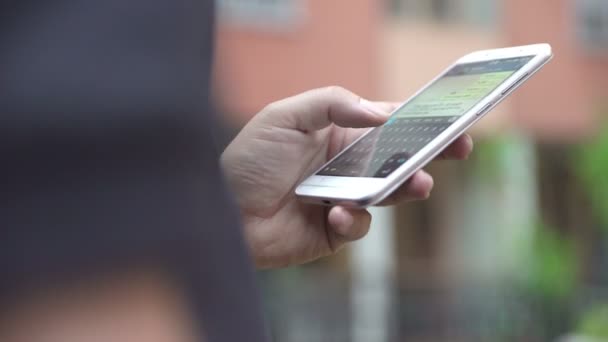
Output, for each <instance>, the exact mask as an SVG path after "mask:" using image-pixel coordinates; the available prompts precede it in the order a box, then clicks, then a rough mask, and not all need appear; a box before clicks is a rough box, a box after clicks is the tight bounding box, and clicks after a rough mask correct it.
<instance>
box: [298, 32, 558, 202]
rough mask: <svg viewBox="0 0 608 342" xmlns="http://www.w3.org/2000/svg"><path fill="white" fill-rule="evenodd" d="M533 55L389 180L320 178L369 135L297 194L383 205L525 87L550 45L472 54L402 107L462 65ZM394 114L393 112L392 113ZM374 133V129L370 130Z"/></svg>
mask: <svg viewBox="0 0 608 342" xmlns="http://www.w3.org/2000/svg"><path fill="white" fill-rule="evenodd" d="M525 56H534V58H532V60H530V61H529V62H528V63H527V64H526V65H525V66H524V67H522V68H521V69H520V70H518V71H517V72H515V73H514V74H513V75H511V76H510V77H509V78H508V79H507V80H505V82H503V83H502V84H501V85H500V86H499V87H498V88H496V89H495V90H494V91H493V92H492V93H490V94H489V95H488V96H486V97H485V98H484V99H483V100H481V101H480V102H479V103H477V104H476V105H475V106H474V107H473V108H471V109H470V110H469V111H468V112H466V113H465V114H464V115H462V116H461V117H460V118H459V119H458V120H456V121H455V122H454V123H453V124H452V125H451V126H450V127H449V128H448V129H446V130H445V131H444V132H442V133H441V134H440V135H438V136H437V137H436V138H435V139H433V140H432V141H431V142H430V143H428V144H427V145H426V146H425V147H424V148H423V149H422V150H420V151H419V152H418V153H416V154H415V155H414V156H412V157H411V158H410V159H409V160H408V161H407V162H406V163H404V164H403V165H402V166H401V167H399V168H398V169H397V170H395V171H394V172H393V173H392V174H391V175H389V176H388V177H386V178H371V177H339V176H319V175H317V173H318V172H320V171H321V170H322V169H323V168H324V167H325V165H327V164H329V163H331V162H332V161H333V160H334V159H336V158H338V157H340V155H342V154H343V153H345V152H346V151H347V150H348V149H350V148H351V147H352V146H353V145H354V144H356V143H357V141H359V140H360V139H363V138H364V137H365V136H366V135H367V134H368V133H369V132H368V133H366V134H364V135H362V136H361V137H360V138H359V139H357V140H355V141H354V142H353V143H352V144H350V145H349V146H348V147H346V148H345V149H344V150H343V151H341V152H340V153H338V154H337V155H336V156H335V157H334V158H332V159H331V160H330V161H328V162H327V163H326V164H325V165H323V166H322V167H320V168H319V169H318V170H316V171H315V172H314V174H313V175H312V176H310V177H308V178H307V179H306V180H305V181H304V182H302V183H301V184H300V185H299V186H298V187H297V188H296V195H297V196H298V197H299V198H300V199H301V200H304V201H306V202H313V203H318V204H324V205H343V206H348V207H367V206H371V205H375V204H378V203H380V202H381V201H382V200H384V199H385V198H386V197H388V196H389V195H390V194H391V193H392V192H393V191H394V190H396V189H397V188H398V187H399V186H401V185H402V184H403V183H404V182H405V181H407V179H409V178H410V177H411V176H412V175H413V174H414V173H415V172H417V171H418V170H420V169H421V168H422V167H424V166H425V165H426V164H428V163H429V162H431V161H432V160H433V159H434V158H435V157H436V156H437V155H438V154H439V153H441V152H442V151H443V150H444V149H445V147H447V146H448V145H449V144H450V143H452V142H453V141H454V140H456V139H457V138H458V137H459V136H461V135H462V134H463V133H465V132H466V130H467V129H468V128H470V127H471V126H472V125H473V124H474V123H475V122H477V121H478V120H479V119H481V118H482V117H484V116H485V115H486V114H487V113H488V112H490V111H491V110H492V109H493V108H494V107H495V106H496V105H498V104H499V103H500V102H501V101H502V100H504V99H505V98H506V97H508V96H509V95H510V94H511V93H512V92H513V91H515V90H516V89H517V88H519V87H520V86H521V85H522V84H524V83H525V82H526V81H527V80H528V79H529V78H530V77H531V76H533V75H534V73H536V72H537V71H538V70H540V69H541V68H542V67H543V66H544V65H545V64H546V63H547V62H549V61H550V60H551V58H552V57H553V54H552V49H551V46H550V45H549V44H535V45H527V46H518V47H511V48H503V49H495V50H483V51H476V52H473V53H470V54H468V55H466V56H464V57H461V58H460V59H458V60H457V61H456V62H454V63H452V64H451V65H450V66H449V67H447V68H446V69H445V70H444V71H443V72H441V73H440V74H439V75H438V76H437V77H435V78H434V79H432V80H431V81H430V82H428V83H427V84H426V85H425V86H424V87H422V88H421V89H420V90H419V91H417V92H416V93H415V94H414V95H412V96H411V97H410V98H409V99H407V101H405V102H403V104H402V105H401V106H399V108H397V109H396V110H395V112H396V111H398V110H399V109H400V108H401V107H403V106H405V105H407V104H408V103H409V102H410V101H411V100H412V99H413V98H415V97H416V96H418V95H419V94H420V93H422V92H423V91H425V90H426V89H427V88H428V87H430V86H431V85H433V84H434V83H435V82H436V81H437V80H438V79H440V78H441V77H443V76H444V75H445V74H446V73H447V72H448V71H449V70H451V69H452V68H453V67H455V66H457V65H459V64H468V63H475V62H484V61H491V60H497V59H504V58H516V57H525ZM393 113H394V112H393ZM370 131H371V130H370Z"/></svg>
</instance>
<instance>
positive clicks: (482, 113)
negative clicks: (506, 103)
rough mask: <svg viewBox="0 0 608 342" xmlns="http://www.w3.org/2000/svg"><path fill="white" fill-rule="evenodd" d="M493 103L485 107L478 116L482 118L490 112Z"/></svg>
mask: <svg viewBox="0 0 608 342" xmlns="http://www.w3.org/2000/svg"><path fill="white" fill-rule="evenodd" d="M492 105H493V103H488V104H487V105H485V106H484V107H483V108H482V109H481V110H480V111H479V112H477V116H482V115H484V114H485V113H487V112H488V110H490V108H492Z"/></svg>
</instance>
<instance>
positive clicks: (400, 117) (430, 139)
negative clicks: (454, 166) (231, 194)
mask: <svg viewBox="0 0 608 342" xmlns="http://www.w3.org/2000/svg"><path fill="white" fill-rule="evenodd" d="M552 57H553V54H552V51H551V46H550V45H548V44H537V45H528V46H519V47H511V48H505V49H496V50H486V51H478V52H473V53H471V54H468V55H466V56H464V57H462V58H460V59H459V60H458V61H456V62H455V63H454V64H453V65H451V66H450V67H449V68H448V69H446V70H445V72H443V73H441V74H440V75H439V76H438V77H437V78H435V79H434V80H433V81H431V82H430V83H429V84H428V85H427V86H425V87H424V88H422V89H421V90H420V91H419V92H418V93H416V94H415V95H414V96H412V97H411V98H410V99H409V100H408V101H406V102H405V103H404V104H403V105H401V106H400V107H399V108H398V109H397V110H395V111H394V112H393V114H392V115H391V117H390V118H389V120H388V121H387V122H386V124H384V125H383V126H381V127H377V128H374V129H371V130H370V131H369V132H367V133H366V134H364V135H363V136H362V137H360V138H359V139H358V140H356V141H355V142H354V143H353V144H351V145H350V146H349V147H347V148H346V149H345V150H344V151H342V152H341V153H339V154H338V155H337V156H336V157H335V158H333V159H332V160H330V161H329V162H328V163H327V164H325V165H324V166H323V167H321V168H320V169H319V170H318V171H317V172H315V174H314V175H312V176H310V177H309V178H307V179H306V180H305V181H304V182H302V183H301V184H300V185H299V186H298V187H297V189H296V195H297V196H298V197H299V198H300V199H301V200H303V201H306V202H312V203H318V204H323V205H342V206H347V207H367V206H372V205H376V204H378V203H380V202H381V201H382V200H384V199H385V198H386V197H388V196H389V195H390V194H391V193H392V192H393V191H395V190H396V189H397V188H399V186H400V185H402V184H403V183H404V182H406V181H407V179H408V178H410V177H411V176H412V175H413V174H414V173H415V172H416V171H418V170H420V169H421V168H422V167H424V166H425V165H426V164H428V163H429V162H431V161H432V160H433V159H434V158H435V157H436V156H437V155H438V154H439V153H441V152H442V151H443V150H444V149H445V148H446V147H447V146H448V145H449V144H450V143H452V142H453V141H454V140H455V139H456V138H458V137H459V136H461V135H462V134H463V133H464V132H465V131H466V130H467V129H468V128H469V127H471V125H473V124H474V123H475V122H477V120H479V119H480V118H481V117H483V116H484V115H485V114H487V113H488V112H489V111H490V110H491V109H493V108H494V107H495V106H496V105H497V104H498V103H500V102H501V101H502V100H503V99H505V98H506V97H507V96H508V95H509V94H510V93H511V92H513V91H514V90H515V89H516V88H517V87H519V86H520V85H522V84H523V83H524V82H525V81H526V80H527V79H528V78H530V77H531V76H532V75H533V74H534V73H536V72H537V71H538V70H540V69H541V68H542V67H543V66H544V65H545V64H546V63H547V62H549V61H550V60H551V58H552Z"/></svg>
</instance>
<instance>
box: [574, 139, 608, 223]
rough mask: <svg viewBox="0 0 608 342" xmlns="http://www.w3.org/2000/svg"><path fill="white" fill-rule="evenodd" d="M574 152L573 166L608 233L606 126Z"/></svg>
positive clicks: (607, 147) (607, 141)
mask: <svg viewBox="0 0 608 342" xmlns="http://www.w3.org/2000/svg"><path fill="white" fill-rule="evenodd" d="M576 152H577V153H576V156H577V157H576V158H575V159H576V160H575V163H574V164H575V167H576V168H577V172H578V174H579V177H580V178H581V180H582V182H583V184H584V185H585V188H586V191H587V192H588V193H589V196H590V197H591V203H592V207H593V210H594V213H595V215H596V216H597V218H598V219H599V220H600V222H601V226H602V227H603V228H604V230H605V231H606V232H607V233H608V177H607V176H606V175H607V173H608V128H607V129H604V130H603V133H602V134H599V135H597V136H596V137H595V138H594V139H592V140H591V141H590V142H589V143H587V144H585V145H584V146H582V147H581V148H578V149H577V150H576Z"/></svg>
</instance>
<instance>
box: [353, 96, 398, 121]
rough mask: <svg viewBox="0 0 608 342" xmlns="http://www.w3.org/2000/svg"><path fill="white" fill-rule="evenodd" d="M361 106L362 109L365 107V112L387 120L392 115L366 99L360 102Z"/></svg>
mask: <svg viewBox="0 0 608 342" xmlns="http://www.w3.org/2000/svg"><path fill="white" fill-rule="evenodd" d="M359 104H360V105H361V107H363V108H364V109H365V110H367V111H368V112H370V113H372V114H374V115H378V116H381V117H383V118H386V117H388V116H389V115H390V113H388V112H386V111H384V110H382V108H380V107H379V106H377V105H376V104H375V103H373V102H371V101H368V100H366V99H361V100H360V101H359Z"/></svg>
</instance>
